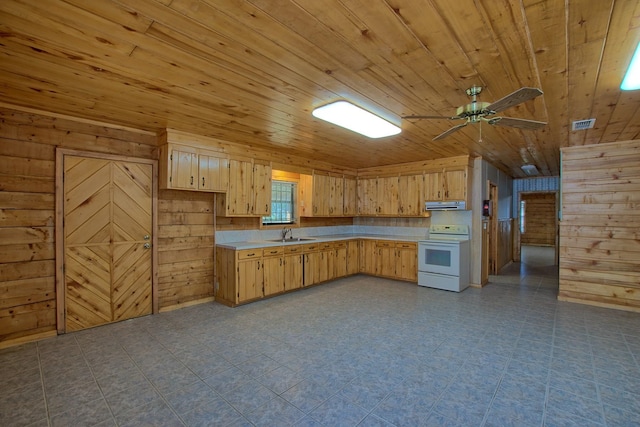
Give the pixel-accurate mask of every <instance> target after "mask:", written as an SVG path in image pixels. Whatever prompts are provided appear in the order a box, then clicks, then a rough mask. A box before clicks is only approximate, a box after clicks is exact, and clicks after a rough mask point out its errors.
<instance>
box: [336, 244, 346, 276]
mask: <svg viewBox="0 0 640 427" xmlns="http://www.w3.org/2000/svg"><path fill="white" fill-rule="evenodd" d="M333 271H334V273H335V274H334V278H337V277H344V276H346V275H347V242H336V243H334V251H333Z"/></svg>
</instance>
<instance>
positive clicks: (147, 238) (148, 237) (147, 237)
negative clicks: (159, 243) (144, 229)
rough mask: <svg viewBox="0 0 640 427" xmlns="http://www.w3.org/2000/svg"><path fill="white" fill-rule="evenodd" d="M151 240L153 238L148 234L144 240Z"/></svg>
mask: <svg viewBox="0 0 640 427" xmlns="http://www.w3.org/2000/svg"><path fill="white" fill-rule="evenodd" d="M150 238H151V236H149V235H148V234H145V235H144V237H143V239H144V240H149V239H150Z"/></svg>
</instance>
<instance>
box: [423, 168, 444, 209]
mask: <svg viewBox="0 0 640 427" xmlns="http://www.w3.org/2000/svg"><path fill="white" fill-rule="evenodd" d="M443 197H444V188H443V180H442V172H428V173H425V174H424V200H425V202H430V201H437V200H442V198H443Z"/></svg>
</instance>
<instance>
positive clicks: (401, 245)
mask: <svg viewBox="0 0 640 427" xmlns="http://www.w3.org/2000/svg"><path fill="white" fill-rule="evenodd" d="M396 248H400V249H415V248H417V244H416V243H412V242H398V243H396Z"/></svg>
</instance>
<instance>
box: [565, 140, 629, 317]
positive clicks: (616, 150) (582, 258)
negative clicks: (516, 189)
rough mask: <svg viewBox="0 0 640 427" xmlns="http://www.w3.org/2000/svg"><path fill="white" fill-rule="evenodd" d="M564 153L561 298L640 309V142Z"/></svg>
mask: <svg viewBox="0 0 640 427" xmlns="http://www.w3.org/2000/svg"><path fill="white" fill-rule="evenodd" d="M562 154H563V158H562V169H563V174H562V220H561V222H560V291H559V296H558V298H559V299H561V300H565V301H574V302H582V303H587V304H593V305H600V306H607V307H614V308H621V309H625V310H633V311H640V244H639V242H640V231H639V230H640V210H639V209H638V206H640V140H635V141H625V142H616V143H610V144H599V145H591V146H580V147H571V148H565V149H563V150H562Z"/></svg>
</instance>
